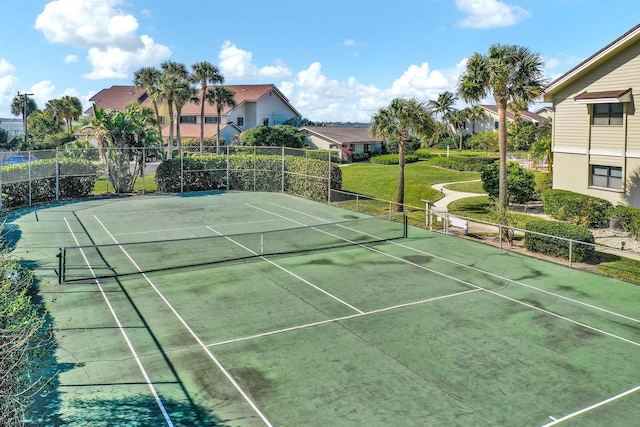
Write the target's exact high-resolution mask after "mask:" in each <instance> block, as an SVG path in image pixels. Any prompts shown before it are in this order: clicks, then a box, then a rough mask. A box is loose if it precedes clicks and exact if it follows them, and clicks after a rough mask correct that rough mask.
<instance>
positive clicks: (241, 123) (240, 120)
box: [236, 117, 244, 127]
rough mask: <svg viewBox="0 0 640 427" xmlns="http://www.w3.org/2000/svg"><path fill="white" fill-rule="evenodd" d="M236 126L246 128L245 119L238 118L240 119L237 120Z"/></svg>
mask: <svg viewBox="0 0 640 427" xmlns="http://www.w3.org/2000/svg"><path fill="white" fill-rule="evenodd" d="M236 124H237V125H238V126H240V127H243V126H244V117H238V118H237V119H236Z"/></svg>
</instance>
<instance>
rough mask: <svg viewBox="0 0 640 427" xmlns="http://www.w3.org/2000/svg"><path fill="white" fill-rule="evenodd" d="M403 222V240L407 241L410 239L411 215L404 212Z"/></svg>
mask: <svg viewBox="0 0 640 427" xmlns="http://www.w3.org/2000/svg"><path fill="white" fill-rule="evenodd" d="M402 222H403V230H402V238H403V239H407V238H408V237H409V215H408V213H407V211H403V212H402Z"/></svg>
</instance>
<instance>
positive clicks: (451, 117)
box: [446, 109, 468, 150]
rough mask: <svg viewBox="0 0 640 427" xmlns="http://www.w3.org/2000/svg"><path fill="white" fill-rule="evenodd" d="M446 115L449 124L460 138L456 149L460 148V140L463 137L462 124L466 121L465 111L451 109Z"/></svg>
mask: <svg viewBox="0 0 640 427" xmlns="http://www.w3.org/2000/svg"><path fill="white" fill-rule="evenodd" d="M446 117H447V119H448V121H449V123H451V126H452V127H453V128H454V129H455V131H456V133H457V134H458V137H459V138H460V143H459V145H458V149H459V150H462V141H463V139H464V125H465V123H466V122H467V117H468V116H467V112H466V109H465V110H451V111H449V112H448V113H447V114H446Z"/></svg>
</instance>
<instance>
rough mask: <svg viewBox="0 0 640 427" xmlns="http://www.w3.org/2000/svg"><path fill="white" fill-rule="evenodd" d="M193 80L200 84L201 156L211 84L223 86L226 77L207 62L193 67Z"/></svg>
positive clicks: (198, 63) (197, 63)
mask: <svg viewBox="0 0 640 427" xmlns="http://www.w3.org/2000/svg"><path fill="white" fill-rule="evenodd" d="M191 79H192V80H193V82H194V83H200V91H201V98H200V154H202V153H203V152H204V105H205V101H206V99H205V98H206V96H207V89H208V88H209V83H212V84H223V83H224V76H223V75H222V74H221V73H220V70H219V69H218V67H216V66H215V65H213V64H211V63H209V62H207V61H202V62H196V63H195V64H193V65H192V66H191Z"/></svg>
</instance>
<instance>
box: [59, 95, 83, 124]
mask: <svg viewBox="0 0 640 427" xmlns="http://www.w3.org/2000/svg"><path fill="white" fill-rule="evenodd" d="M60 102H61V105H62V115H63V117H64V120H65V122H66V123H67V133H71V123H72V122H73V121H74V120H78V119H79V118H80V116H81V115H82V103H81V102H80V100H79V99H78V98H77V97H75V96H69V95H65V96H63V97H62V98H61V99H60Z"/></svg>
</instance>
